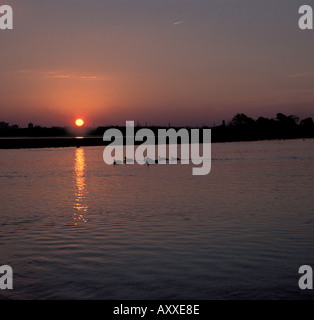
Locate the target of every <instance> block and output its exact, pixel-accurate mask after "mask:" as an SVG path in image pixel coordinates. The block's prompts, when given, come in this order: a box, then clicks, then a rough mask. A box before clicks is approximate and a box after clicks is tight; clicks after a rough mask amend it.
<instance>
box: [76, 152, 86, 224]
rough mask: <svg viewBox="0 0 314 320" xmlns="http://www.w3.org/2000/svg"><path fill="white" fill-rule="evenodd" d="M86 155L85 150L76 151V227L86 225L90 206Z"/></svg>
mask: <svg viewBox="0 0 314 320" xmlns="http://www.w3.org/2000/svg"><path fill="white" fill-rule="evenodd" d="M85 167H86V163H85V153H84V149H81V148H77V149H76V151H75V162H74V174H75V202H74V206H73V208H74V209H75V212H74V215H73V219H74V223H75V225H77V224H78V223H80V222H83V223H86V222H87V218H86V213H87V209H88V206H87V205H86V202H85V199H86V192H87V191H86V182H85Z"/></svg>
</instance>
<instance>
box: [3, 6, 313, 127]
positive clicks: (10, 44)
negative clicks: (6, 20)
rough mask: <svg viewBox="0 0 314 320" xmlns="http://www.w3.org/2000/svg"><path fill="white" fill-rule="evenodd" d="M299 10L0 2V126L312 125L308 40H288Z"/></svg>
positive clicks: (304, 35)
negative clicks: (3, 26)
mask: <svg viewBox="0 0 314 320" xmlns="http://www.w3.org/2000/svg"><path fill="white" fill-rule="evenodd" d="M301 2H302V1H292V0H285V1H284V0H278V1H276V3H274V2H273V1H270V0H266V1H264V2H263V3H261V2H260V1H249V0H238V1H234V2H232V3H230V1H229V2H228V1H225V0H223V1H218V0H215V1H211V2H205V1H200V0H195V1H193V2H191V1H189V0H180V1H178V0H172V2H171V4H169V1H164V0H160V1H153V2H151V1H142V0H138V1H125V0H119V1H113V0H108V1H100V0H91V1H89V2H86V1H83V0H77V1H71V0H65V1H62V2H51V3H48V2H47V3H46V2H38V1H35V0H28V1H25V2H23V3H21V2H20V1H17V0H8V1H7V4H9V5H11V6H12V7H13V10H14V30H10V31H1V32H0V42H1V52H0V58H1V64H0V74H1V77H0V92H1V101H0V110H1V118H0V121H6V122H10V124H14V123H17V124H18V125H20V126H26V125H27V123H28V122H30V121H31V122H33V123H34V124H38V125H43V126H68V125H72V124H73V123H74V121H75V120H76V119H77V118H82V119H84V121H85V122H86V125H87V126H99V125H115V124H120V125H121V124H125V121H127V120H134V121H136V122H137V121H139V122H141V123H148V124H156V125H158V124H168V123H169V122H170V123H172V124H174V125H202V124H204V123H205V124H208V125H212V124H213V123H214V122H215V123H216V124H217V123H220V122H221V121H222V120H223V119H225V120H226V121H228V120H230V119H231V118H232V117H233V115H234V114H235V113H238V112H243V113H246V114H248V115H249V116H251V117H253V118H254V117H258V116H266V117H275V115H276V113H277V112H283V113H286V114H297V115H299V116H300V117H301V118H302V117H307V116H312V117H313V116H314V112H313V107H314V105H313V101H314V88H313V83H314V71H313V70H312V66H313V65H314V55H313V52H314V41H313V35H314V33H312V34H311V33H310V32H302V31H300V30H299V29H298V26H297V21H298V11H297V9H298V5H299V4H300V3H301ZM74 4H75V5H74ZM240 4H241V5H240Z"/></svg>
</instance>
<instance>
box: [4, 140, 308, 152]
mask: <svg viewBox="0 0 314 320" xmlns="http://www.w3.org/2000/svg"><path fill="white" fill-rule="evenodd" d="M311 138H312V137H306V138H302V137H294V138H274V139H266V138H265V139H256V140H252V139H243V140H225V141H224V140H221V139H218V140H217V139H213V140H212V143H228V142H229V143H230V142H254V141H255V142H257V141H275V140H297V139H311ZM110 143H111V142H107V141H103V138H102V137H84V138H76V137H70V138H68V137H43V138H40V137H36V138H15V137H13V138H0V149H1V150H4V149H7V150H9V149H39V148H42V149H43V148H69V147H75V148H80V147H96V146H107V145H109V144H110ZM142 143H143V142H137V141H135V142H134V145H141V144H142ZM200 143H202V142H200ZM167 144H168V143H167ZM178 144H180V141H178Z"/></svg>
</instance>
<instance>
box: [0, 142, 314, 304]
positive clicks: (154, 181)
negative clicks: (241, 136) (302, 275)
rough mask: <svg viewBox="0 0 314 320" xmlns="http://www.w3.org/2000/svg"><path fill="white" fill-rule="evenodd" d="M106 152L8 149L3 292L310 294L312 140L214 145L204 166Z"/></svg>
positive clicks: (3, 167) (1, 155) (0, 255)
mask: <svg viewBox="0 0 314 320" xmlns="http://www.w3.org/2000/svg"><path fill="white" fill-rule="evenodd" d="M102 152H103V147H85V148H60V149H21V150H0V190H1V195H0V197H1V201H0V259H1V260H0V265H3V264H9V265H10V266H11V267H12V268H13V271H14V280H13V281H14V283H13V285H14V289H13V290H11V291H8V290H6V291H0V298H9V299H105V300H109V299H313V297H314V293H311V292H310V291H308V292H304V291H301V290H300V289H299V287H298V279H299V275H298V268H299V267H300V266H301V265H304V264H309V265H312V266H313V267H314V201H313V199H314V165H313V164H314V140H306V141H303V140H291V141H263V142H239V143H221V144H220V143H219V144H218V143H217V144H213V146H212V170H211V173H210V174H209V175H207V176H192V165H169V164H167V165H151V166H145V165H144V166H141V165H138V164H136V165H120V166H109V165H106V164H105V163H104V162H103V159H102Z"/></svg>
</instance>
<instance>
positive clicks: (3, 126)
mask: <svg viewBox="0 0 314 320" xmlns="http://www.w3.org/2000/svg"><path fill="white" fill-rule="evenodd" d="M278 117H279V119H282V118H290V119H295V120H296V122H298V121H299V120H300V118H299V117H298V116H297V115H288V116H287V115H285V114H283V113H277V114H276V119H275V118H267V117H263V116H259V117H258V118H256V120H255V119H253V118H251V117H248V116H247V115H246V114H244V113H237V114H236V115H235V116H234V117H233V118H232V120H229V122H228V124H227V125H228V126H229V125H232V123H234V122H235V121H237V120H236V119H239V118H242V120H241V121H250V122H252V121H254V122H256V121H262V120H270V121H277V120H279V119H278ZM308 119H312V117H306V118H304V119H303V120H301V122H302V121H304V120H308ZM127 121H128V120H127ZM129 121H131V120H129ZM147 123H148V122H147V121H145V125H142V124H141V122H140V121H137V122H136V124H135V126H134V127H135V128H170V127H171V128H197V129H199V128H215V127H217V126H220V125H217V126H216V124H215V122H214V124H213V125H212V126H211V125H206V124H205V123H203V124H202V125H184V126H180V125H171V121H169V123H168V125H160V124H151V125H148V124H147ZM221 125H226V121H225V120H222V123H221ZM123 127H125V125H119V124H115V125H113V124H111V125H98V126H85V125H83V126H82V127H77V126H75V125H65V126H58V125H52V126H50V127H47V126H42V125H39V124H36V125H34V124H33V123H32V122H29V124H28V127H20V126H19V125H17V124H13V125H10V123H9V122H5V121H0V130H3V129H11V130H14V129H68V130H71V129H76V130H80V129H85V130H95V129H98V128H123Z"/></svg>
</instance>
